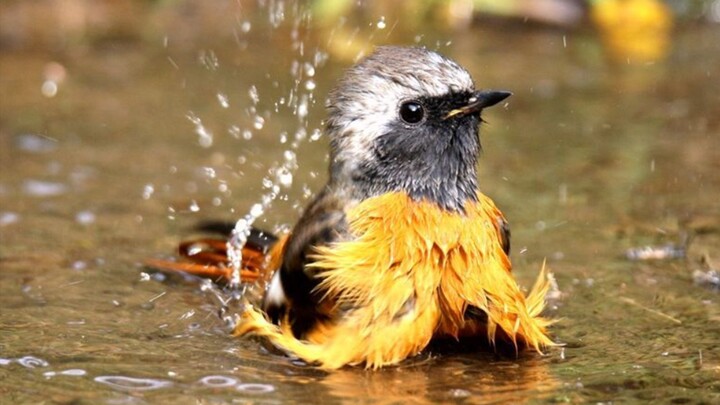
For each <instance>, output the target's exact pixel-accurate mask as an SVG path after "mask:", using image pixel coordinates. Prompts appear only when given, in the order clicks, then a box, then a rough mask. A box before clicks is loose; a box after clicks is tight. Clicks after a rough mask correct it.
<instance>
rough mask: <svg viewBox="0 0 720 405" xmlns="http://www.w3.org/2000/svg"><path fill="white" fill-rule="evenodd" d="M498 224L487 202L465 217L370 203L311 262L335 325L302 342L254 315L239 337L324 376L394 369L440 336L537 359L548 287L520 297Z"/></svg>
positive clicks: (471, 206)
mask: <svg viewBox="0 0 720 405" xmlns="http://www.w3.org/2000/svg"><path fill="white" fill-rule="evenodd" d="M501 217H502V213H501V212H500V211H499V210H498V209H497V208H496V207H495V205H494V203H493V202H492V200H490V199H489V198H488V197H486V196H484V195H482V194H478V202H476V203H468V205H467V206H466V212H465V213H464V214H458V213H452V212H447V211H444V210H442V209H440V208H439V207H437V206H436V205H434V204H432V203H428V202H417V201H413V200H411V199H410V198H409V197H408V196H406V195H405V194H403V193H389V194H384V195H382V196H378V197H374V198H370V199H367V200H365V201H363V202H362V203H360V204H358V205H357V206H355V207H353V208H352V209H350V210H349V211H348V212H347V219H348V224H349V227H350V231H351V233H352V235H353V236H354V239H352V240H349V241H343V242H338V243H334V244H331V245H329V246H325V247H320V248H318V249H317V253H316V256H315V257H314V259H315V261H314V262H313V264H312V266H313V267H315V268H316V269H317V270H319V271H318V274H319V277H320V278H321V282H320V284H319V286H318V290H319V291H320V292H322V293H323V294H324V300H326V302H327V303H329V304H332V305H330V306H331V310H330V312H331V317H330V319H331V320H330V321H327V322H323V323H318V325H317V326H316V327H315V329H313V330H312V331H311V332H310V333H309V334H308V336H306V338H305V339H304V340H299V339H297V338H296V337H295V336H293V334H292V332H291V330H290V326H289V325H288V323H287V321H286V322H281V324H280V325H279V326H278V325H274V324H272V323H270V322H269V321H268V320H267V319H266V318H265V316H264V314H263V313H262V312H260V311H259V310H257V309H254V308H250V309H249V310H247V311H246V312H245V313H244V315H243V320H242V321H241V322H240V324H239V325H238V326H237V328H236V331H235V332H236V334H238V335H242V334H246V333H253V334H256V335H260V336H265V337H267V338H268V339H269V340H270V341H271V342H272V343H273V344H274V345H276V346H278V347H280V348H282V349H284V350H286V351H288V352H289V353H291V354H293V355H295V356H297V357H299V358H301V359H303V360H305V361H308V362H310V363H317V364H318V365H319V366H320V367H322V368H327V369H335V368H339V367H342V366H344V365H346V364H365V366H366V367H368V368H378V367H382V366H384V365H388V364H394V363H397V362H400V361H402V360H403V359H405V358H407V357H409V356H412V355H415V354H417V353H419V352H420V351H421V350H422V349H424V348H425V347H426V346H427V344H428V343H429V342H430V340H431V339H432V338H433V337H434V336H453V337H458V336H460V335H468V334H470V335H472V334H476V333H485V334H486V335H487V338H488V339H489V340H490V341H491V342H493V341H494V340H495V338H496V336H500V337H504V338H507V339H509V340H510V341H511V342H512V343H514V344H516V345H517V344H518V343H521V344H523V345H526V346H529V347H532V348H534V349H536V350H538V351H539V350H540V349H541V348H542V347H543V346H547V345H552V341H551V340H550V338H549V337H548V335H547V331H546V327H547V326H548V325H549V324H550V323H551V321H549V320H547V319H544V318H542V317H540V316H539V315H540V312H541V311H542V309H543V306H544V295H545V292H546V291H547V288H548V285H547V281H546V279H545V277H544V274H542V273H541V275H540V278H539V279H538V282H537V283H536V285H535V287H534V288H533V290H532V291H531V293H530V294H529V295H528V296H527V297H525V295H524V294H522V292H521V291H520V289H519V287H518V285H517V283H516V282H515V280H514V278H513V277H512V274H511V271H510V270H511V265H510V261H509V259H508V257H507V255H506V254H505V252H504V251H503V249H502V244H501V239H500V229H499V222H498V219H499V218H501ZM469 306H472V307H475V308H477V309H479V310H481V311H482V312H484V313H485V314H486V315H487V319H486V321H484V322H485V323H486V324H485V325H478V323H477V321H476V320H471V321H468V320H467V318H466V316H465V315H466V314H465V312H466V309H467V308H468V307H469ZM498 331H502V333H497V332H498Z"/></svg>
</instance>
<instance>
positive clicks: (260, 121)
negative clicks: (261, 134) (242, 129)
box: [253, 116, 265, 129]
mask: <svg viewBox="0 0 720 405" xmlns="http://www.w3.org/2000/svg"><path fill="white" fill-rule="evenodd" d="M253 126H254V127H255V129H263V127H264V126H265V118H263V117H260V116H257V117H255V122H254V123H253Z"/></svg>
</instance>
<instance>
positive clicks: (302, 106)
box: [296, 95, 308, 119]
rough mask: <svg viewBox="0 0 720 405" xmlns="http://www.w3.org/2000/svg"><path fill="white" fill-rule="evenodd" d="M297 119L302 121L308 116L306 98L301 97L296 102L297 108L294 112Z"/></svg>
mask: <svg viewBox="0 0 720 405" xmlns="http://www.w3.org/2000/svg"><path fill="white" fill-rule="evenodd" d="M296 114H297V116H298V118H300V119H303V118H305V117H307V115H308V99H307V96H305V95H303V97H302V98H301V99H300V101H299V102H298V106H297V112H296Z"/></svg>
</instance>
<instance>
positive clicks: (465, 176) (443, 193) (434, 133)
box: [353, 93, 480, 211]
mask: <svg viewBox="0 0 720 405" xmlns="http://www.w3.org/2000/svg"><path fill="white" fill-rule="evenodd" d="M471 96H472V94H471V93H457V94H450V95H447V96H443V97H432V98H423V99H420V100H418V101H419V102H420V103H421V104H422V106H423V108H424V111H425V114H426V117H425V120H424V121H423V122H421V123H418V124H413V125H410V124H408V123H407V122H405V121H404V120H403V119H402V118H401V117H398V119H397V120H396V122H394V123H393V124H392V125H391V129H390V131H388V132H387V133H386V134H384V135H382V136H380V137H378V138H377V139H375V141H374V143H373V159H372V160H369V161H365V162H362V163H361V164H360V166H359V167H358V169H359V170H358V171H357V172H356V176H354V178H353V180H354V181H355V182H356V184H358V185H359V186H360V187H361V189H362V190H363V192H365V193H368V194H369V195H377V194H381V193H385V192H389V191H405V192H406V193H408V194H409V195H410V196H411V197H412V198H414V199H418V200H420V199H426V200H430V201H433V202H435V203H437V204H438V205H440V206H441V207H443V208H445V209H448V210H453V211H462V209H463V207H464V204H465V202H466V201H468V200H470V201H476V199H477V172H476V163H477V158H478V155H479V153H480V139H479V137H478V125H479V123H480V115H479V114H471V115H466V116H458V117H452V118H450V119H445V117H446V116H447V114H448V113H449V112H450V111H452V110H454V109H456V108H459V107H462V106H464V105H467V102H468V99H469V98H470V97H471Z"/></svg>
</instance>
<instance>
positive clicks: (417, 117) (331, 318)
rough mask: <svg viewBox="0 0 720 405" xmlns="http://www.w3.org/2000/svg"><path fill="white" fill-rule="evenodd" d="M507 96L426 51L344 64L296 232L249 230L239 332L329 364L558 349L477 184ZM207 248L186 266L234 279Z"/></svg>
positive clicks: (536, 291) (388, 52)
mask: <svg viewBox="0 0 720 405" xmlns="http://www.w3.org/2000/svg"><path fill="white" fill-rule="evenodd" d="M508 96H510V93H509V92H505V91H490V90H476V88H475V85H474V83H473V80H472V78H471V76H470V74H469V73H468V72H467V71H466V70H465V69H464V68H462V67H461V66H460V65H458V64H457V63H456V62H454V61H452V60H450V59H448V58H446V57H444V56H442V55H440V54H438V53H436V52H433V51H430V50H427V49H424V48H414V47H392V46H386V47H379V48H378V49H377V50H376V51H375V52H374V53H373V54H371V55H370V56H368V57H366V58H365V59H363V60H362V61H360V62H359V63H358V64H357V65H355V66H354V67H352V68H351V69H349V70H348V71H347V72H346V73H345V75H344V77H343V78H342V79H341V80H340V82H339V84H338V85H337V87H336V88H335V89H334V90H333V91H332V92H331V93H330V95H329V97H328V101H327V109H328V117H327V128H326V134H327V136H328V137H329V139H330V170H329V172H330V173H329V180H328V182H327V184H326V185H325V187H324V188H323V189H322V190H321V191H320V192H319V193H318V194H317V196H316V197H315V199H314V200H313V201H312V202H311V203H310V204H309V205H308V207H307V208H306V209H305V211H304V214H303V215H302V217H301V218H300V220H299V221H298V223H297V224H296V225H295V227H294V228H293V230H292V232H290V233H289V234H288V235H286V236H284V237H282V238H280V239H277V240H276V239H275V238H272V237H268V236H264V235H262V234H261V233H258V232H253V234H252V235H251V236H252V237H251V242H252V241H254V242H253V243H250V244H249V245H248V246H246V248H245V249H244V250H243V257H244V258H245V262H244V265H245V268H246V269H245V270H246V272H245V273H244V276H245V277H246V279H248V280H249V279H252V278H254V277H260V278H262V276H263V275H264V274H267V275H268V277H271V278H270V282H269V286H268V288H267V290H266V293H265V296H264V299H263V302H262V305H261V308H257V307H249V308H248V309H247V310H246V311H245V312H244V313H243V314H242V316H241V320H240V322H239V324H238V325H237V327H236V329H235V334H237V335H248V334H253V335H257V336H262V337H264V338H266V339H267V340H268V341H269V342H271V343H272V344H273V345H274V346H276V347H278V348H280V349H282V350H284V351H285V352H287V353H288V354H290V355H292V356H296V357H297V358H300V359H302V360H304V361H306V362H309V363H313V364H316V365H318V366H319V367H321V368H325V369H336V368H340V367H343V366H345V365H356V364H361V365H364V366H365V367H367V368H379V367H382V366H386V365H390V364H396V363H398V362H400V361H402V360H404V359H406V358H408V357H410V356H413V355H416V354H418V353H420V352H421V351H422V350H423V349H424V348H426V347H427V345H428V344H429V342H430V341H431V340H432V339H434V338H456V339H459V338H471V339H472V338H475V339H479V340H487V341H489V342H491V343H495V342H496V341H498V340H503V341H508V342H510V343H511V344H513V345H515V347H529V348H532V349H535V350H537V351H540V350H541V349H542V348H543V347H546V346H550V345H553V342H552V340H551V339H550V338H549V336H548V332H547V327H548V326H549V325H550V324H551V321H550V320H548V319H546V318H543V317H542V316H541V312H542V310H543V307H544V297H545V293H546V291H547V289H548V283H547V280H546V278H545V274H544V270H543V271H541V274H540V275H539V277H538V281H537V282H536V283H535V286H534V287H533V289H532V290H531V292H530V293H529V294H528V295H527V296H525V295H524V294H523V293H522V292H521V290H520V288H519V286H518V284H517V282H516V281H515V279H514V278H513V276H512V273H511V264H510V260H509V257H508V254H509V249H510V233H509V228H508V224H507V221H506V220H505V218H504V216H503V214H502V213H501V212H500V210H499V209H498V208H497V207H496V206H495V204H494V203H493V201H492V200H491V199H490V198H488V197H487V196H485V195H484V194H482V193H481V192H480V189H479V186H478V179H477V162H478V157H479V154H480V150H481V146H480V138H479V126H480V123H481V122H482V119H481V112H482V110H483V109H484V108H487V107H490V106H493V105H495V104H497V103H499V102H501V101H503V100H504V99H506V98H507V97H508ZM213 244H214V248H215V249H216V250H217V252H216V253H212V254H213V255H214V256H213V257H212V258H208V257H199V256H198V257H196V258H195V259H194V260H195V261H196V262H197V263H190V264H186V265H185V268H184V270H187V271H190V272H196V273H198V272H205V273H207V274H209V275H217V274H222V275H224V276H228V274H229V269H228V268H227V267H226V266H224V264H225V263H226V262H223V260H225V259H224V255H225V253H226V252H225V251H224V250H223V249H224V247H223V246H224V244H223V243H221V242H217V241H216V242H208V246H210V248H209V249H205V253H207V252H208V251H209V250H212V249H213ZM187 250H188V249H187V245H186V246H185V252H184V253H186V255H188V256H192V255H189V254H188V251H187ZM201 250H202V249H201ZM191 258H192V257H191ZM155 264H156V266H155V267H161V268H162V267H166V268H168V267H170V268H173V267H174V268H175V269H178V268H180V267H182V265H178V264H173V265H170V264H168V263H157V262H156V263H155ZM208 264H210V266H208ZM201 269H204V270H201ZM269 274H272V276H269Z"/></svg>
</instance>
